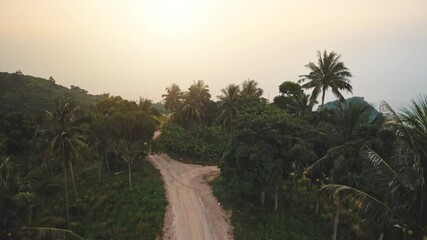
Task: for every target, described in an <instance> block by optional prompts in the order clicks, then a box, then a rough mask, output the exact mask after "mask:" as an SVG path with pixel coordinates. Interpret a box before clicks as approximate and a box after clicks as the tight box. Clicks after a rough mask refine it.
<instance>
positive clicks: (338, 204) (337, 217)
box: [332, 198, 341, 240]
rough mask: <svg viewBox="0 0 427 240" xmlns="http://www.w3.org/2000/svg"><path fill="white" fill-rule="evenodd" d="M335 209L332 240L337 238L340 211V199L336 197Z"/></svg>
mask: <svg viewBox="0 0 427 240" xmlns="http://www.w3.org/2000/svg"><path fill="white" fill-rule="evenodd" d="M336 207H337V208H336V211H335V219H334V234H333V235H332V239H333V240H337V232H338V223H339V220H340V211H341V200H340V199H339V198H338V200H337V206H336Z"/></svg>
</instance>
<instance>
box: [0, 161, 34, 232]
mask: <svg viewBox="0 0 427 240" xmlns="http://www.w3.org/2000/svg"><path fill="white" fill-rule="evenodd" d="M30 187H31V183H30V182H29V181H27V179H25V178H22V177H21V176H20V175H19V174H18V171H17V168H16V167H15V164H14V163H13V162H12V161H11V160H10V159H9V158H5V157H1V158H0V216H1V218H0V239H8V238H9V237H7V235H8V234H13V235H16V233H17V232H18V231H19V228H20V225H21V222H22V220H23V219H27V218H28V217H29V216H28V215H29V214H30V211H29V209H30V208H31V206H32V202H33V200H34V199H35V196H34V195H33V193H32V192H31V191H30ZM3 235H4V236H3Z"/></svg>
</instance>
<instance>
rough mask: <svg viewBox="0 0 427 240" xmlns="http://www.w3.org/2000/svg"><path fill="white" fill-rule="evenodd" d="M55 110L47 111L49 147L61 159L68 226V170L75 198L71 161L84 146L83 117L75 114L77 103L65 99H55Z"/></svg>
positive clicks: (77, 156)
mask: <svg viewBox="0 0 427 240" xmlns="http://www.w3.org/2000/svg"><path fill="white" fill-rule="evenodd" d="M55 106H56V107H55V110H54V111H53V112H47V115H48V120H49V123H50V124H51V129H50V131H51V132H52V134H51V138H50V139H49V148H50V149H51V151H52V152H53V153H54V154H55V156H57V157H58V158H59V159H61V161H62V168H63V172H64V190H65V208H66V218H67V224H68V227H69V221H70V214H69V199H68V170H70V173H71V179H72V182H73V187H74V194H75V196H76V199H77V190H76V187H75V181H74V172H73V161H76V160H77V159H79V158H80V156H79V150H80V149H81V148H83V147H85V146H86V144H85V143H84V141H83V138H82V136H83V130H82V128H81V124H82V123H83V119H82V118H80V117H79V116H78V114H77V111H78V106H77V104H75V103H73V102H71V101H69V100H66V101H62V100H60V99H55Z"/></svg>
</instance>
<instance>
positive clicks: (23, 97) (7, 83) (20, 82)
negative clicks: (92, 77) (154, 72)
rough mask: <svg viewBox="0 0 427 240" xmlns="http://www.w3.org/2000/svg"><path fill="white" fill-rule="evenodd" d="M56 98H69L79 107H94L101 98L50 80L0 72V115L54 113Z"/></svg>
mask: <svg viewBox="0 0 427 240" xmlns="http://www.w3.org/2000/svg"><path fill="white" fill-rule="evenodd" d="M56 97H63V98H69V99H71V100H73V101H76V102H78V103H79V104H80V105H85V106H88V105H92V104H94V103H95V101H96V100H97V99H98V98H99V96H95V95H91V94H88V93H87V91H86V90H83V89H81V88H79V87H76V86H72V87H71V89H69V88H66V87H64V86H61V85H58V84H56V83H55V80H53V79H52V78H51V79H50V80H47V79H44V78H38V77H33V76H27V75H23V74H22V73H19V72H18V73H6V72H0V112H3V113H7V112H13V111H17V110H18V111H19V112H21V113H23V114H25V115H33V116H34V114H36V115H39V114H38V113H40V112H44V111H45V110H53V108H54V99H55V98H56Z"/></svg>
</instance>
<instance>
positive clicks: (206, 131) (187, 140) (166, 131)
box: [156, 123, 229, 164]
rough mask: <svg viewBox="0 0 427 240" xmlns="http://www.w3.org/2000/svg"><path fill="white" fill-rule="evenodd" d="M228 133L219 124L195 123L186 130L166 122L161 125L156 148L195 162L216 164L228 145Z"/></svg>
mask: <svg viewBox="0 0 427 240" xmlns="http://www.w3.org/2000/svg"><path fill="white" fill-rule="evenodd" d="M228 135H229V134H228V133H227V132H226V131H225V130H224V129H223V128H222V127H220V126H202V125H196V126H194V127H193V128H191V129H190V130H188V131H186V130H185V128H184V127H182V126H180V125H178V124H175V123H167V124H165V125H163V127H162V135H161V138H160V140H159V142H158V143H156V144H157V145H156V150H157V151H165V152H167V153H169V154H171V155H173V156H177V157H178V158H186V159H190V160H192V161H193V162H195V163H202V164H212V163H214V164H218V159H221V158H222V154H223V153H224V151H225V149H226V147H227V145H228V139H229V136H228Z"/></svg>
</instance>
